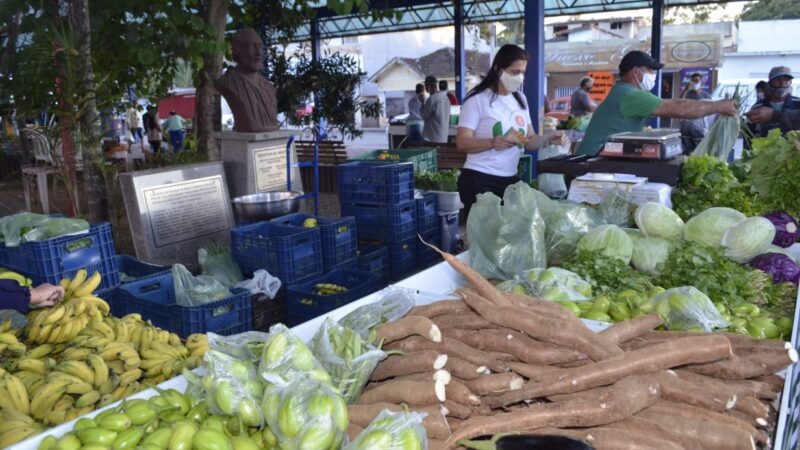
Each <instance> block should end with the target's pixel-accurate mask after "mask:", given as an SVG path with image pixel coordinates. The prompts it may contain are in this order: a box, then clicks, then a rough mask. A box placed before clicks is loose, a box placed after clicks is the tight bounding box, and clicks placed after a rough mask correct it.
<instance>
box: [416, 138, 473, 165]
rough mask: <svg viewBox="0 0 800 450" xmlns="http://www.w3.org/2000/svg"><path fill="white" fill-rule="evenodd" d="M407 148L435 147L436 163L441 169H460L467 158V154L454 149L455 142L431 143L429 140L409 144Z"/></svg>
mask: <svg viewBox="0 0 800 450" xmlns="http://www.w3.org/2000/svg"><path fill="white" fill-rule="evenodd" d="M407 148H409V149H411V148H435V149H436V165H437V167H438V168H439V170H442V169H461V168H462V167H464V162H465V161H466V160H467V154H466V153H462V152H460V151H458V150H457V149H456V144H455V143H447V144H432V143H430V142H425V143H420V144H415V145H410V146H408V147H407Z"/></svg>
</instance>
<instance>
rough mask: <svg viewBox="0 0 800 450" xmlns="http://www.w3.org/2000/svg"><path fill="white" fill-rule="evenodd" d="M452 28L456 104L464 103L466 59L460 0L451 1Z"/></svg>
mask: <svg viewBox="0 0 800 450" xmlns="http://www.w3.org/2000/svg"><path fill="white" fill-rule="evenodd" d="M453 19H454V20H453V27H454V28H455V38H456V39H455V40H456V51H455V53H456V54H455V69H456V73H455V77H456V85H455V86H454V87H455V93H456V98H457V99H458V102H459V103H461V102H462V101H464V78H465V73H466V70H465V69H464V64H465V62H466V58H465V57H464V5H463V3H462V0H453Z"/></svg>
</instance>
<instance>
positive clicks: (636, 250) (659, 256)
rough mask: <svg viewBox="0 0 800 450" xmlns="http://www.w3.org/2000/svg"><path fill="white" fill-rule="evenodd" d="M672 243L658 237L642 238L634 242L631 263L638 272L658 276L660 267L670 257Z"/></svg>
mask: <svg viewBox="0 0 800 450" xmlns="http://www.w3.org/2000/svg"><path fill="white" fill-rule="evenodd" d="M671 248H672V243H671V242H670V241H668V240H666V239H661V238H657V237H641V238H637V239H636V240H634V243H633V253H632V254H631V263H632V264H633V267H636V270H639V271H641V272H648V273H651V274H653V275H658V273H659V266H660V265H661V264H663V263H664V262H665V261H666V260H667V257H668V256H669V251H670V249H671Z"/></svg>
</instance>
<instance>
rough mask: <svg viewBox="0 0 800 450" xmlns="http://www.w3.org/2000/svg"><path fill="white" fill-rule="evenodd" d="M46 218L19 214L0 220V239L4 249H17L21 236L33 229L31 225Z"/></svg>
mask: <svg viewBox="0 0 800 450" xmlns="http://www.w3.org/2000/svg"><path fill="white" fill-rule="evenodd" d="M44 218H47V216H45V215H43V214H36V213H29V212H21V213H18V214H12V215H10V216H5V217H3V218H0V238H2V239H3V241H4V242H5V244H6V247H18V246H19V244H20V242H21V240H22V235H23V234H25V233H27V232H28V231H30V230H31V229H32V228H33V225H34V224H35V223H36V222H38V221H40V220H42V219H44Z"/></svg>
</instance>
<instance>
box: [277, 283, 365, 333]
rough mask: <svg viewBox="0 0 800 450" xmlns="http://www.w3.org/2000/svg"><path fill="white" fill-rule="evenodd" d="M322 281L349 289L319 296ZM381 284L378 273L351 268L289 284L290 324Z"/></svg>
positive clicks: (287, 299)
mask: <svg viewBox="0 0 800 450" xmlns="http://www.w3.org/2000/svg"><path fill="white" fill-rule="evenodd" d="M319 283H327V284H335V285H338V286H342V287H345V288H347V291H346V292H342V293H341V294H333V295H319V294H317V289H316V285H317V284H319ZM379 287H380V286H379V284H378V277H377V276H376V275H375V274H372V273H369V272H363V271H360V270H352V269H336V270H334V271H333V272H331V273H329V274H327V275H323V276H321V277H319V278H315V279H313V280H311V281H308V282H306V283H303V284H293V285H289V288H288V289H287V291H286V308H287V317H288V320H287V322H288V325H289V326H295V325H298V324H300V323H303V322H306V321H308V320H311V319H313V318H315V317H318V316H321V315H323V314H325V313H327V312H330V311H333V310H334V309H336V308H339V307H342V306H344V305H346V304H348V303H350V302H352V301H353V300H358V299H360V298H361V297H364V296H366V295H368V294H371V293H372V292H375V291H377V290H378V289H379Z"/></svg>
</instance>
